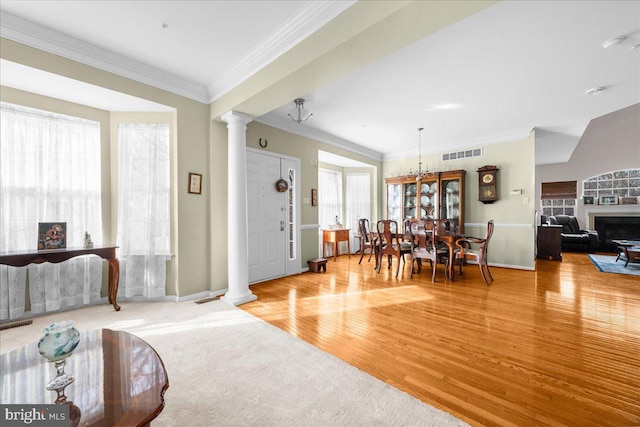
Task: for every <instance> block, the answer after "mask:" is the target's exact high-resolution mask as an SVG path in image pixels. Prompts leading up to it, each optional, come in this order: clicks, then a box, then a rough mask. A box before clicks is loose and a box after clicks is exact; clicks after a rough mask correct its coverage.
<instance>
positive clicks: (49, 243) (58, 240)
mask: <svg viewBox="0 0 640 427" xmlns="http://www.w3.org/2000/svg"><path fill="white" fill-rule="evenodd" d="M66 248H67V223H66V222H39V223H38V250H39V251H48V250H52V249H66Z"/></svg>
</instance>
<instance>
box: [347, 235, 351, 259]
mask: <svg viewBox="0 0 640 427" xmlns="http://www.w3.org/2000/svg"><path fill="white" fill-rule="evenodd" d="M347 253H348V254H349V259H351V239H347Z"/></svg>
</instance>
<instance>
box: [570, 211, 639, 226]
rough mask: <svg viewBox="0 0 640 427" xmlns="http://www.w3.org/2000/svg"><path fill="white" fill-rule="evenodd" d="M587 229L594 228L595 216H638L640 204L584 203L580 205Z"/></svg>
mask: <svg viewBox="0 0 640 427" xmlns="http://www.w3.org/2000/svg"><path fill="white" fill-rule="evenodd" d="M582 212H583V214H584V218H583V219H584V223H585V224H586V227H585V228H587V229H588V230H592V229H593V228H594V223H595V220H594V218H595V217H597V216H640V205H586V206H583V207H582Z"/></svg>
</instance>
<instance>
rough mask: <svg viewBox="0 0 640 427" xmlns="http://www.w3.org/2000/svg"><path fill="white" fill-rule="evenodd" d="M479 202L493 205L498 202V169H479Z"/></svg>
mask: <svg viewBox="0 0 640 427" xmlns="http://www.w3.org/2000/svg"><path fill="white" fill-rule="evenodd" d="M478 200H479V201H481V202H482V203H485V204H486V203H493V202H495V201H496V200H498V168H497V167H495V166H490V165H487V166H482V167H481V168H479V169H478Z"/></svg>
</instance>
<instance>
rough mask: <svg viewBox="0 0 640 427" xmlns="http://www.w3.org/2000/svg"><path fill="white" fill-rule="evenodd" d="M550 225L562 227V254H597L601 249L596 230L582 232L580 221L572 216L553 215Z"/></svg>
mask: <svg viewBox="0 0 640 427" xmlns="http://www.w3.org/2000/svg"><path fill="white" fill-rule="evenodd" d="M548 219H549V224H551V225H561V226H562V233H561V234H560V242H561V245H562V252H595V251H597V250H598V248H599V247H600V236H598V232H597V231H596V230H580V226H579V225H578V220H577V219H576V217H575V216H571V215H552V216H550V217H549V218H548Z"/></svg>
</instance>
